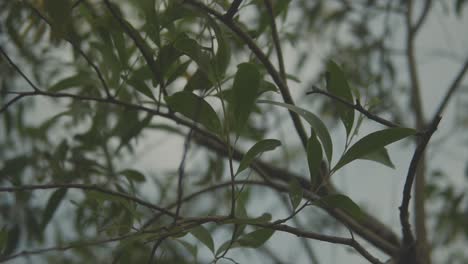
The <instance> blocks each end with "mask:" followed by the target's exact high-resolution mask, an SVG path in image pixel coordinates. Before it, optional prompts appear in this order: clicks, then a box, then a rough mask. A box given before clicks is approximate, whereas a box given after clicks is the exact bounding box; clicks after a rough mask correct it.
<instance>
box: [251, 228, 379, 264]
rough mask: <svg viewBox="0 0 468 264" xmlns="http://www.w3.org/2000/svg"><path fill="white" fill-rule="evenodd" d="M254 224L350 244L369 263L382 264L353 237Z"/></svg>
mask: <svg viewBox="0 0 468 264" xmlns="http://www.w3.org/2000/svg"><path fill="white" fill-rule="evenodd" d="M254 225H256V226H260V227H264V228H270V229H274V230H277V231H283V232H286V233H290V234H293V235H296V236H298V237H305V238H310V239H314V240H319V241H324V242H329V243H332V244H342V245H347V246H350V247H352V248H354V249H355V250H356V251H357V252H359V254H361V255H362V256H363V257H364V258H366V259H367V260H368V261H370V262H371V263H374V264H383V263H382V262H381V261H380V260H378V259H377V258H375V257H374V256H372V255H371V254H370V253H369V252H368V251H367V250H366V249H365V248H364V247H363V246H362V245H361V244H359V243H358V242H357V241H356V240H355V239H353V238H343V237H336V236H328V235H322V234H318V233H314V232H308V231H304V230H302V229H297V228H295V227H292V226H288V225H285V224H280V225H274V224H254Z"/></svg>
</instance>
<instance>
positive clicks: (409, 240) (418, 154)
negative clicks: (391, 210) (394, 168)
mask: <svg viewBox="0 0 468 264" xmlns="http://www.w3.org/2000/svg"><path fill="white" fill-rule="evenodd" d="M440 119H441V117H440V116H439V117H438V118H436V119H435V120H434V122H433V123H432V124H431V126H430V127H429V129H428V130H427V131H426V132H425V133H424V134H423V136H422V137H421V138H420V139H419V143H418V146H417V147H416V150H415V151H414V154H413V158H412V159H411V163H410V166H409V169H408V174H407V176H406V181H405V186H404V189H403V199H402V201H401V206H400V207H399V209H400V222H401V227H402V233H403V247H406V248H409V247H412V246H413V243H414V242H415V240H414V236H413V233H412V231H411V225H410V222H409V212H408V207H409V202H410V199H411V189H412V186H413V181H414V178H415V176H416V172H417V168H418V164H419V162H420V160H421V159H423V155H424V150H425V149H426V146H427V143H428V142H429V140H430V139H431V137H432V135H433V134H434V132H435V131H436V130H437V126H438V125H439V122H440ZM403 252H405V251H403Z"/></svg>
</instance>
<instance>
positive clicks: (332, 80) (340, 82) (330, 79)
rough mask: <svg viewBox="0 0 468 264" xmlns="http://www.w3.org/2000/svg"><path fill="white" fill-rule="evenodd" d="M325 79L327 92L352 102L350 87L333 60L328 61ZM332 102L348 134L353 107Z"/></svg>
mask: <svg viewBox="0 0 468 264" xmlns="http://www.w3.org/2000/svg"><path fill="white" fill-rule="evenodd" d="M326 79H327V90H328V92H330V93H331V94H334V95H336V96H338V97H341V98H343V99H345V100H346V101H349V102H350V103H353V100H354V99H353V94H352V93H351V89H350V88H349V85H348V81H347V80H346V77H345V75H344V72H343V71H342V70H341V68H340V67H339V66H338V64H336V63H335V62H333V61H330V62H329V63H328V65H327V75H326ZM334 104H335V105H336V108H337V111H338V114H339V115H340V119H341V121H342V122H343V124H344V126H345V128H346V134H347V136H349V135H350V133H351V129H352V128H353V124H354V109H352V108H350V107H348V106H346V105H344V104H342V103H340V102H334Z"/></svg>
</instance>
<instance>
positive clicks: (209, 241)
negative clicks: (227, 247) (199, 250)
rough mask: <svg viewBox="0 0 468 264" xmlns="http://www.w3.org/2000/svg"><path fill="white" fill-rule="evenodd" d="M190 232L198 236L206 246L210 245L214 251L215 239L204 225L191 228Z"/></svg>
mask: <svg viewBox="0 0 468 264" xmlns="http://www.w3.org/2000/svg"><path fill="white" fill-rule="evenodd" d="M190 234H192V235H193V236H194V237H196V238H197V239H198V240H200V242H202V243H203V244H204V245H205V246H206V247H208V248H209V249H210V250H211V252H214V241H213V238H212V237H211V234H210V232H209V231H208V230H207V229H206V228H205V227H204V226H202V225H199V226H197V227H195V228H192V229H191V230H190Z"/></svg>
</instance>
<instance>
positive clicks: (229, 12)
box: [224, 0, 242, 19]
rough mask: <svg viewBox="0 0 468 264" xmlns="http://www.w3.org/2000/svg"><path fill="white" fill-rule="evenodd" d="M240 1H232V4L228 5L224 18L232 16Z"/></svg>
mask: <svg viewBox="0 0 468 264" xmlns="http://www.w3.org/2000/svg"><path fill="white" fill-rule="evenodd" d="M241 3H242V0H234V1H232V4H231V6H230V7H229V9H228V11H227V12H226V14H224V16H225V17H226V19H232V18H233V17H234V15H235V14H236V13H237V11H239V6H240V5H241Z"/></svg>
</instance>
